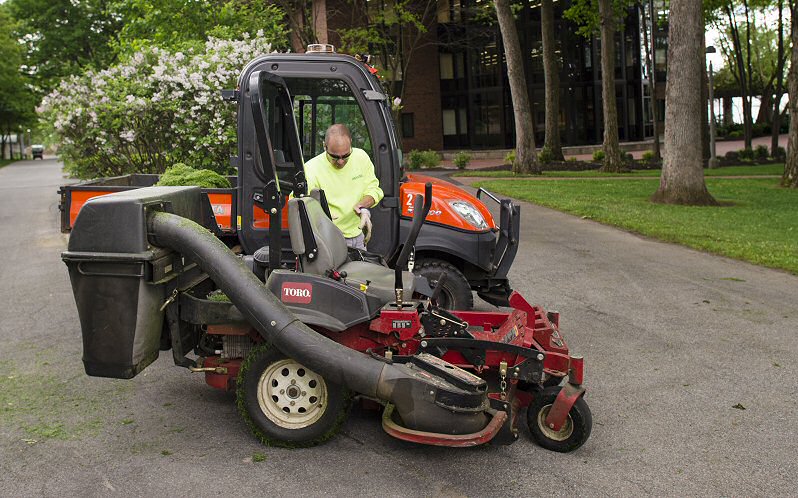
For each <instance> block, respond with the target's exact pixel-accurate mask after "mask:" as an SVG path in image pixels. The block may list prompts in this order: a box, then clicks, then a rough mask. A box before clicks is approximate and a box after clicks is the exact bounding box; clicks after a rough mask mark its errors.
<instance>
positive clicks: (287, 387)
mask: <svg viewBox="0 0 798 498" xmlns="http://www.w3.org/2000/svg"><path fill="white" fill-rule="evenodd" d="M258 405H259V406H260V409H261V411H263V414H264V415H266V417H267V418H268V419H269V420H271V421H272V422H274V423H275V424H277V425H278V426H280V427H283V428H286V429H301V428H303V427H307V426H309V425H311V424H313V423H315V422H316V421H318V420H319V419H320V418H321V417H322V416H323V415H324V413H325V410H326V407H327V385H326V384H325V382H324V379H323V378H322V377H321V376H319V375H318V374H316V373H315V372H313V371H311V370H308V369H307V368H305V367H303V366H302V365H300V364H299V363H297V362H296V361H294V360H292V359H288V358H286V359H282V360H278V361H275V362H274V363H272V364H271V365H269V366H268V367H266V369H265V370H264V371H263V374H261V376H260V380H259V382H258Z"/></svg>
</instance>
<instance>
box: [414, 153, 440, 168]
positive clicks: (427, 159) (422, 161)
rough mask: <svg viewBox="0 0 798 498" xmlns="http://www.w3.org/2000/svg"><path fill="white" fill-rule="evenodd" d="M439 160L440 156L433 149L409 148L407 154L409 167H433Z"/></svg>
mask: <svg viewBox="0 0 798 498" xmlns="http://www.w3.org/2000/svg"><path fill="white" fill-rule="evenodd" d="M440 162H441V158H440V156H439V155H438V153H437V152H435V151H434V150H411V151H410V152H409V153H408V154H407V165H408V167H409V168H410V169H421V168H434V167H436V166H437V165H438V164H440Z"/></svg>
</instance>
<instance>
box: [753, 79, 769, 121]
mask: <svg viewBox="0 0 798 498" xmlns="http://www.w3.org/2000/svg"><path fill="white" fill-rule="evenodd" d="M772 122H773V86H772V85H768V86H766V87H765V89H764V91H763V92H762V98H761V100H760V101H759V113H758V114H757V115H756V124H758V125H762V124H764V125H768V124H770V123H772Z"/></svg>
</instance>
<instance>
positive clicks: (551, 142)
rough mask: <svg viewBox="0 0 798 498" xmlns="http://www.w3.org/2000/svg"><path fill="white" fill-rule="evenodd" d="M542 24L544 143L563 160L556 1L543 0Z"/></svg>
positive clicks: (553, 153) (554, 156)
mask: <svg viewBox="0 0 798 498" xmlns="http://www.w3.org/2000/svg"><path fill="white" fill-rule="evenodd" d="M540 24H541V35H542V39H543V76H544V77H545V80H546V140H545V143H544V144H543V146H544V147H548V149H549V150H550V151H551V154H552V157H553V159H554V160H555V161H562V160H563V159H564V158H563V155H562V144H561V143H560V63H559V61H558V59H557V54H556V53H555V50H554V49H555V41H554V3H553V1H552V0H542V1H541V4H540Z"/></svg>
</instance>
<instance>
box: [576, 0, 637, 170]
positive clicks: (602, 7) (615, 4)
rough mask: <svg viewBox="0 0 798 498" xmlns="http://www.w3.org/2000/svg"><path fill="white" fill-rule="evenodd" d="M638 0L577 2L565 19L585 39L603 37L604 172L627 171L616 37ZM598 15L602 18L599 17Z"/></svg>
mask: <svg viewBox="0 0 798 498" xmlns="http://www.w3.org/2000/svg"><path fill="white" fill-rule="evenodd" d="M635 3H636V2H635V0H573V1H572V3H571V6H570V7H569V8H568V10H566V11H565V17H566V18H568V19H571V20H572V21H574V22H575V23H576V24H577V25H578V26H579V30H578V32H579V33H581V34H582V35H585V36H591V37H592V36H594V35H595V33H596V32H599V33H600V36H601V97H602V108H603V110H604V113H603V116H604V144H603V149H604V164H603V165H602V167H601V171H605V172H618V171H622V170H623V169H624V163H623V158H622V157H621V146H620V144H619V139H618V106H617V104H616V101H615V34H616V29H617V26H618V25H619V24H620V23H621V22H622V20H623V19H624V18H625V17H626V15H627V14H628V8H629V7H630V6H632V5H634V4H635ZM597 14H598V15H597Z"/></svg>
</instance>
